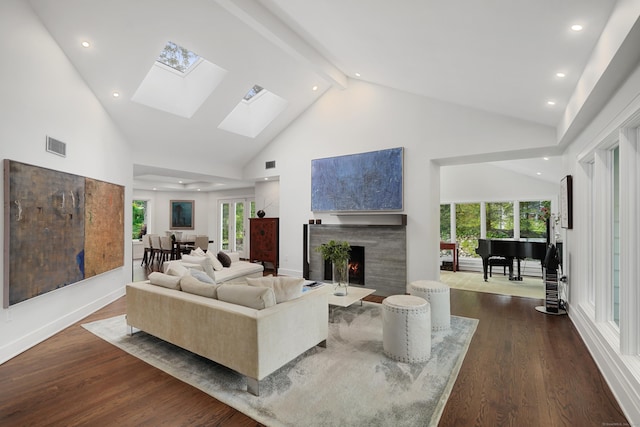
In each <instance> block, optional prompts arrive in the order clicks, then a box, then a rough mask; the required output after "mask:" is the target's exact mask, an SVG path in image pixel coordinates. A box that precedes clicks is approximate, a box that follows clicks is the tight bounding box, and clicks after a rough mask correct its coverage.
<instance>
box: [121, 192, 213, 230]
mask: <svg viewBox="0 0 640 427" xmlns="http://www.w3.org/2000/svg"><path fill="white" fill-rule="evenodd" d="M133 198H134V199H135V200H146V201H147V210H148V213H147V215H148V216H147V233H149V234H161V235H164V233H165V231H170V230H171V210H170V203H171V200H193V202H194V206H193V207H194V217H193V226H194V229H193V230H178V231H182V232H183V233H185V234H208V233H209V222H210V216H211V213H210V212H209V196H208V193H203V192H196V191H190V192H178V191H176V192H168V191H167V192H165V191H140V190H134V191H133Z"/></svg>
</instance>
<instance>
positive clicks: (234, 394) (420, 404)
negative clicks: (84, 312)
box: [82, 302, 478, 426]
mask: <svg viewBox="0 0 640 427" xmlns="http://www.w3.org/2000/svg"><path fill="white" fill-rule="evenodd" d="M334 314H335V315H334V322H333V323H330V325H329V338H328V339H327V348H320V347H314V348H312V349H311V350H309V351H307V352H306V353H304V354H302V355H301V356H299V357H298V358H296V359H295V360H293V361H291V362H289V363H288V364H287V365H285V366H284V367H282V368H281V369H279V370H278V371H276V372H274V373H273V374H272V375H270V376H269V377H267V378H266V379H265V380H263V381H261V382H260V396H254V395H252V394H250V393H248V392H247V391H246V380H245V379H244V378H243V377H242V376H241V375H239V374H237V373H236V372H234V371H232V370H230V369H228V368H225V367H223V366H221V365H218V364H216V363H214V362H211V361H209V360H207V359H205V358H202V357H199V356H197V355H195V354H193V353H191V352H188V351H186V350H183V349H181V348H179V347H176V346H173V345H171V344H169V343H166V342H164V341H162V340H159V339H157V338H155V337H153V336H151V335H148V334H146V333H144V332H136V333H134V334H133V335H132V336H129V335H128V334H127V329H128V327H127V326H126V323H125V318H124V316H117V317H113V318H110V319H106V320H100V321H96V322H93V323H88V324H84V325H82V326H83V327H84V328H86V329H87V330H89V331H91V332H92V333H94V334H95V335H97V336H99V337H101V338H103V339H104V340H106V341H108V342H110V343H112V344H114V345H116V346H118V347H120V348H121V349H123V350H124V351H126V352H128V353H130V354H132V355H134V356H136V357H138V358H140V359H141V360H143V361H145V362H147V363H149V364H151V365H153V366H155V367H156V368H158V369H161V370H163V371H165V372H167V373H169V374H170V375H172V376H174V377H176V378H178V379H180V380H181V381H184V382H186V383H188V384H191V385H192V386H194V387H197V388H199V389H200V390H202V391H204V392H205V393H208V394H210V395H211V396H213V397H215V398H216V399H218V400H220V401H221V402H224V403H226V404H227V405H229V406H232V407H233V408H235V409H237V410H238V411H241V412H243V413H244V414H247V415H248V416H250V417H251V418H253V419H255V420H256V421H258V422H260V423H262V424H265V425H267V426H301V425H304V426H337V425H343V426H436V425H437V424H438V420H439V419H440V416H441V415H442V411H443V409H444V406H445V404H446V401H447V399H448V397H449V393H450V392H451V388H452V387H453V383H454V382H455V380H456V377H457V375H458V372H459V370H460V366H461V365H462V361H463V360H464V357H465V354H466V352H467V349H468V347H469V343H470V342H471V338H472V337H473V334H474V332H475V330H476V326H477V324H478V320H476V319H469V318H464V317H456V316H452V318H451V329H450V330H449V331H441V332H432V336H431V340H432V351H431V359H430V360H429V361H428V362H426V363H413V364H409V363H400V362H395V361H393V360H391V359H388V358H387V357H386V356H384V354H383V348H382V319H381V315H382V306H381V305H380V304H375V303H367V302H365V303H364V304H363V305H362V306H360V305H357V304H356V305H354V306H351V307H348V308H339V309H336V311H335V313H334Z"/></svg>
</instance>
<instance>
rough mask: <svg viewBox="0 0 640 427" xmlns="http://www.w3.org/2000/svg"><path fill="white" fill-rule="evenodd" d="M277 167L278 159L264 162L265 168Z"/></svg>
mask: <svg viewBox="0 0 640 427" xmlns="http://www.w3.org/2000/svg"><path fill="white" fill-rule="evenodd" d="M275 167H276V161H275V160H270V161H268V162H265V164H264V168H265V169H273V168H275Z"/></svg>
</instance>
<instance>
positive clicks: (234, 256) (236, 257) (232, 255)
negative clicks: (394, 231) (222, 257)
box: [225, 252, 240, 264]
mask: <svg viewBox="0 0 640 427" xmlns="http://www.w3.org/2000/svg"><path fill="white" fill-rule="evenodd" d="M225 254H227V255H228V256H229V259H230V260H231V264H233V263H234V262H238V261H240V252H225Z"/></svg>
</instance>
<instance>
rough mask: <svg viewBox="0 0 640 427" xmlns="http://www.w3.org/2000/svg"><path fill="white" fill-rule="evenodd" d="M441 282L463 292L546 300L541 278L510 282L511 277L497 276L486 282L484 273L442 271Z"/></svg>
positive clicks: (523, 278) (525, 278)
mask: <svg viewBox="0 0 640 427" xmlns="http://www.w3.org/2000/svg"><path fill="white" fill-rule="evenodd" d="M440 281H441V282H442V283H446V284H447V285H449V286H450V287H452V288H455V289H462V290H463V291H474V292H487V293H490V294H500V295H511V296H514V297H525V298H535V299H544V282H543V281H542V278H540V277H527V276H523V277H522V281H514V280H509V276H503V275H502V269H500V273H499V274H496V273H495V271H494V274H493V277H489V281H487V282H485V281H484V276H483V274H482V273H476V272H469V271H457V272H455V273H454V272H452V271H441V272H440Z"/></svg>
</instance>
